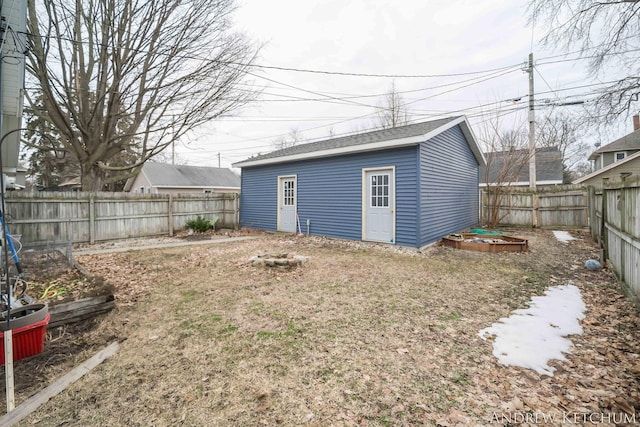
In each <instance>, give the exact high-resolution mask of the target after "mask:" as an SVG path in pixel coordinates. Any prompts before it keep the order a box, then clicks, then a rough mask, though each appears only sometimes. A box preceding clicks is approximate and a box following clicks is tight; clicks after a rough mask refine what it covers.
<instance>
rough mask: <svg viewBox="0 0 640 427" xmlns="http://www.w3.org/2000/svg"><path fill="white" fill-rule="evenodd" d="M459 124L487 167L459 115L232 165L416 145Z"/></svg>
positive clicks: (282, 151) (262, 163) (249, 164)
mask: <svg viewBox="0 0 640 427" xmlns="http://www.w3.org/2000/svg"><path fill="white" fill-rule="evenodd" d="M456 125H460V127H461V129H462V132H463V133H464V135H465V137H466V138H467V141H469V145H470V147H471V149H472V151H473V153H474V155H475V156H476V159H477V160H478V163H480V164H484V157H483V155H482V152H481V151H480V149H479V148H478V144H477V142H476V139H475V136H474V135H473V131H472V130H471V126H470V125H469V122H468V121H467V119H466V117H465V116H456V117H448V118H444V119H438V120H431V121H428V122H422V123H415V124H411V125H406V126H399V127H395V128H389V129H382V130H376V131H371V132H364V133H359V134H355V135H349V136H342V137H338V138H331V139H327V140H324V141H318V142H311V143H307V144H300V145H295V146H293V147H288V148H284V149H281V150H276V151H273V152H270V153H267V154H262V155H258V156H253V157H251V158H249V159H246V160H244V161H241V162H238V163H235V164H234V165H233V166H234V167H248V166H259V165H265V164H271V163H281V162H288V161H294V160H303V159H311V158H318V157H328V156H337V155H343V154H350V153H358V152H365V151H377V150H384V149H387V148H397V147H403V146H408V145H417V144H419V143H421V142H425V141H426V140H428V139H430V138H432V137H434V136H436V135H438V134H439V133H441V132H444V131H445V130H447V129H450V128H452V127H454V126H456Z"/></svg>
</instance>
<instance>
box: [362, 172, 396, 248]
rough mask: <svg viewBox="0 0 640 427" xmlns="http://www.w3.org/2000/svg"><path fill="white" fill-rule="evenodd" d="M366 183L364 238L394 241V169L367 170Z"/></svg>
mask: <svg viewBox="0 0 640 427" xmlns="http://www.w3.org/2000/svg"><path fill="white" fill-rule="evenodd" d="M365 185H366V195H365V197H366V199H365V200H364V203H363V206H364V208H365V215H364V219H365V224H363V226H364V229H365V232H364V240H371V241H374V242H387V243H394V241H395V237H394V214H393V209H394V206H393V205H394V199H395V197H394V188H395V185H394V174H393V169H382V170H372V171H366V172H365Z"/></svg>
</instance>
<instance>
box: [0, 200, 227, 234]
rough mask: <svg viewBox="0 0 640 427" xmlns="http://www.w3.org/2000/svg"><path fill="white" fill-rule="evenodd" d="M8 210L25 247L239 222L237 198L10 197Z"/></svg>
mask: <svg viewBox="0 0 640 427" xmlns="http://www.w3.org/2000/svg"><path fill="white" fill-rule="evenodd" d="M6 208H7V215H6V217H7V218H8V221H7V222H8V224H9V232H10V233H11V234H12V235H22V243H23V244H24V245H26V246H42V245H51V244H67V243H68V242H70V241H71V242H74V243H84V242H89V243H94V242H99V241H105V240H113V239H124V238H130V237H144V236H158V235H169V236H171V235H173V233H174V230H180V229H182V228H184V226H185V223H186V222H187V221H188V220H190V219H195V218H196V217H197V216H198V215H199V216H201V217H203V218H206V219H209V220H213V219H215V218H217V219H218V225H220V226H222V227H227V228H236V227H237V226H238V223H239V198H238V196H237V194H234V193H225V194H219V193H207V194H204V193H203V194H189V193H181V194H138V193H106V192H104V193H85V192H81V193H74V192H44V191H43V192H37V193H36V192H33V193H32V192H9V193H7V197H6Z"/></svg>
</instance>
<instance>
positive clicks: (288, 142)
mask: <svg viewBox="0 0 640 427" xmlns="http://www.w3.org/2000/svg"><path fill="white" fill-rule="evenodd" d="M303 140H304V135H303V134H302V132H301V131H300V129H298V128H292V129H291V130H290V131H289V134H287V135H285V136H281V137H280V138H278V139H276V140H275V141H274V142H273V145H274V147H275V148H276V150H282V149H283V148H289V147H293V146H295V145H298V144H299V143H300V142H301V141H303Z"/></svg>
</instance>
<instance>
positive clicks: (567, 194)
mask: <svg viewBox="0 0 640 427" xmlns="http://www.w3.org/2000/svg"><path fill="white" fill-rule="evenodd" d="M481 200H482V209H481V212H482V218H483V219H484V218H488V216H489V215H488V210H489V209H490V206H489V202H488V200H489V197H488V195H487V190H486V189H485V190H483V191H482V199H481ZM589 213H590V212H589V203H588V196H587V192H586V189H585V188H584V187H579V186H575V185H566V186H564V185H562V186H557V187H553V188H546V189H545V188H541V189H538V190H536V191H532V190H530V189H528V188H523V189H520V188H513V189H512V188H510V189H506V194H504V197H503V199H502V202H501V204H500V206H499V214H498V215H499V218H501V220H500V225H516V226H525V227H534V226H535V227H543V228H553V227H569V228H583V227H588V226H589V218H590V215H589Z"/></svg>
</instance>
